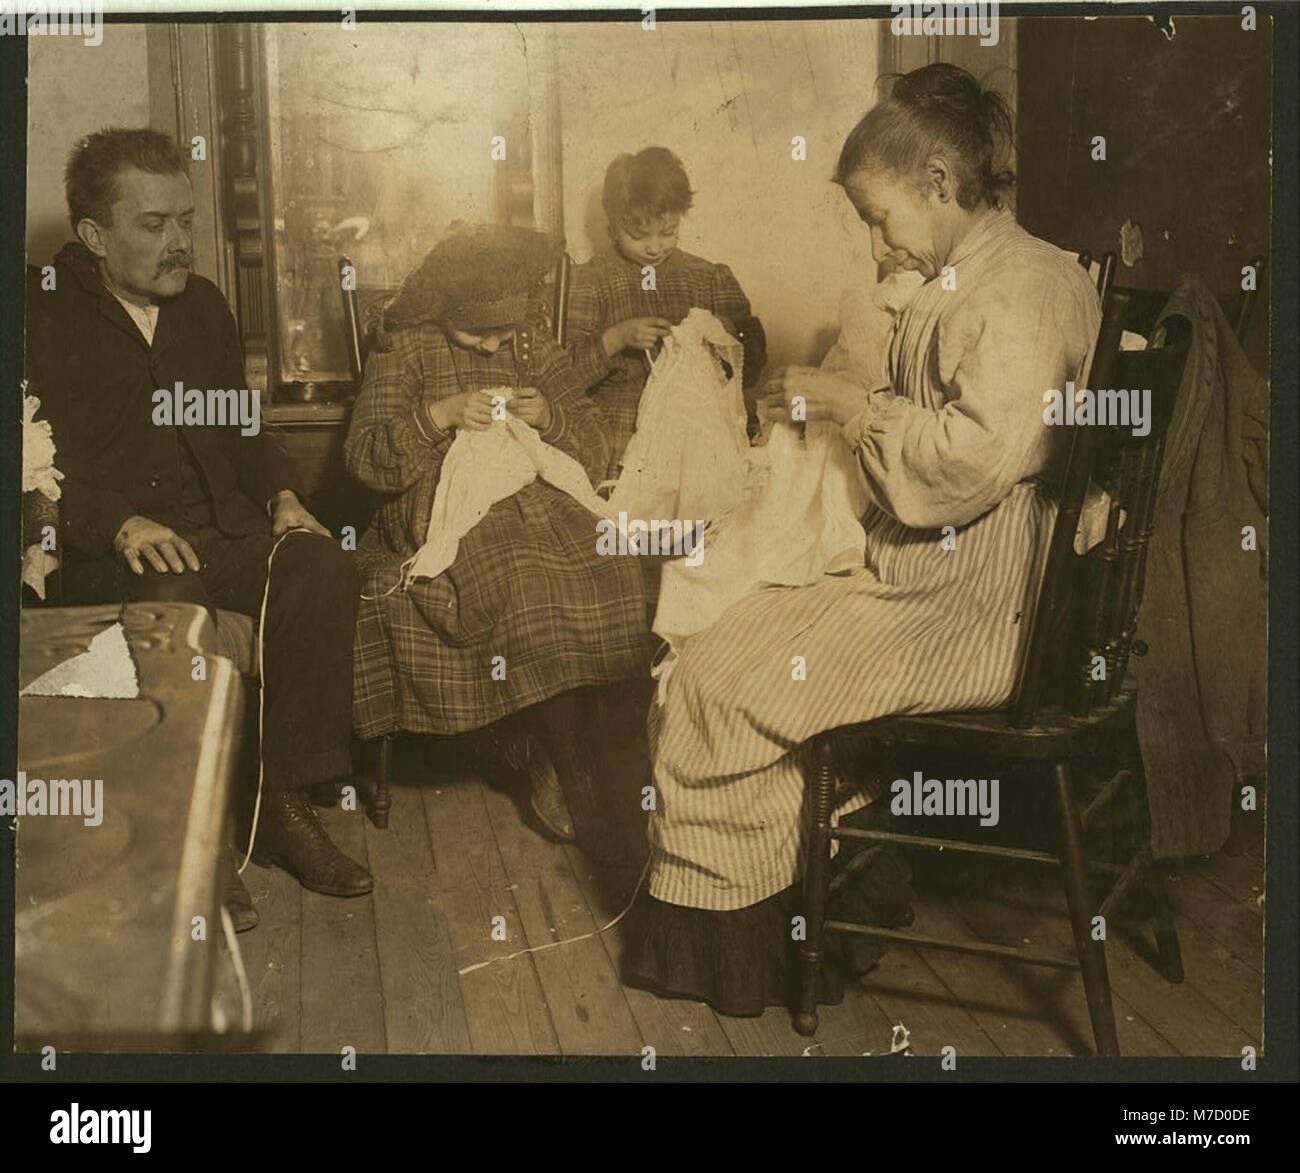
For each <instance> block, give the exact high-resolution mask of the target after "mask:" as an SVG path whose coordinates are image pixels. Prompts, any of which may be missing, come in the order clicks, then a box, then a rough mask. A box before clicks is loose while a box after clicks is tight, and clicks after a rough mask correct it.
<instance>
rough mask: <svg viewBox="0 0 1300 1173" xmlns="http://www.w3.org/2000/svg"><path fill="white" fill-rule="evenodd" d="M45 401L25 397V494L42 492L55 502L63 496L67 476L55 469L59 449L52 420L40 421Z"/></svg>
mask: <svg viewBox="0 0 1300 1173" xmlns="http://www.w3.org/2000/svg"><path fill="white" fill-rule="evenodd" d="M40 409H41V401H40V400H39V399H37V398H36V396H35V395H24V396H23V492H24V493H30V492H32V491H33V490H37V489H39V490H40V491H41V492H42V493H44V494H45V496H46V497H48V498H49V499H50V500H51V501H57V500H58V499H59V498H60V497H61V496H62V495H63V489H62V488H61V487H60V485H59V482H60V481H61V480H63V474H62V473H61V472H60V471H59V470H58V469H57V468H55V467H54V457H55V456H56V455H57V449H56V448H55V447H54V432H53V430H52V429H51V428H50V421H49V420H38V419H37V418H36V413H37V412H38V411H40Z"/></svg>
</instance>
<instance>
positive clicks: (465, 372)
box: [344, 325, 652, 738]
mask: <svg viewBox="0 0 1300 1173" xmlns="http://www.w3.org/2000/svg"><path fill="white" fill-rule="evenodd" d="M498 386H535V387H538V388H539V389H540V390H541V391H542V392H543V393H544V394H545V395H546V396H547V398H548V399H549V400H550V403H551V406H552V410H553V415H554V419H553V420H552V423H551V426H550V427H549V428H547V429H546V430H545V431H544V432H542V438H543V439H544V440H545V441H546V442H547V443H549V444H553V445H555V446H556V447H557V448H560V449H561V450H563V451H565V452H567V453H569V455H571V456H573V457H574V458H575V459H577V460H578V461H579V462H580V463H581V464H582V465H583V467H584V468H586V469H587V471H588V474H589V475H592V474H598V473H600V472H601V471H603V469H604V467H605V465H606V462H607V460H608V441H607V438H606V435H605V428H604V424H603V421H602V420H601V418H600V416H599V414H598V413H597V412H596V411H595V410H594V408H593V406H592V404H591V402H590V401H589V400H588V399H587V397H586V396H585V395H584V394H583V392H582V390H581V384H579V383H578V382H577V381H576V379H575V376H574V372H573V369H572V366H571V364H570V362H569V359H568V356H567V355H565V354H564V353H563V351H561V350H560V349H559V348H558V347H557V346H556V345H555V343H554V342H553V341H552V340H551V339H550V338H549V337H547V336H545V335H544V334H542V333H540V332H538V331H535V330H533V329H531V328H528V327H521V328H520V331H519V333H518V334H517V335H516V338H515V343H514V346H513V347H509V346H508V347H504V348H502V350H500V351H498V352H497V353H496V354H493V355H481V354H477V353H475V352H473V351H469V350H463V349H461V348H459V347H453V346H452V344H451V343H450V342H448V340H447V339H446V337H445V336H444V334H443V333H442V331H441V330H440V329H439V328H438V327H436V326H434V325H424V326H417V327H413V328H411V329H407V330H403V331H401V332H399V333H398V334H396V335H395V336H394V340H393V349H392V350H390V351H386V352H376V353H375V354H373V355H372V356H371V358H370V361H369V363H368V364H367V366H366V377H365V382H364V385H363V386H362V389H361V394H360V396H359V397H358V399H357V403H356V407H355V408H354V410H353V413H352V424H351V427H350V428H349V431H348V438H347V441H346V443H345V445H344V458H345V460H346V462H347V466H348V470H349V471H350V472H351V473H352V475H353V476H355V477H357V478H358V479H359V480H360V481H362V482H363V483H364V484H366V485H367V486H368V487H369V488H371V489H373V490H376V491H377V492H379V493H381V494H383V499H382V503H381V504H380V507H379V509H378V512H377V513H376V516H375V520H374V525H373V526H372V528H371V529H370V530H369V531H368V532H367V533H366V535H365V536H364V538H363V539H362V541H361V543H360V546H359V549H358V555H359V559H360V564H361V569H362V600H361V605H360V609H359V612H358V616H357V636H356V644H355V647H354V653H353V696H354V699H353V717H354V724H355V727H356V731H357V733H358V735H359V736H361V737H366V738H370V737H377V736H380V735H381V734H385V733H391V732H396V731H397V730H406V731H409V732H413V733H438V734H453V733H462V732H465V731H467V730H471V729H478V728H481V727H483V726H485V725H488V724H491V723H492V722H493V721H496V720H498V719H499V718H501V717H504V716H506V715H507V714H509V713H513V712H515V711H517V710H519V709H522V708H525V707H527V706H528V705H532V704H536V703H537V702H539V701H543V700H546V699H547V698H548V697H551V696H555V695H558V694H559V693H562V692H566V691H568V690H569V689H572V688H576V687H579V686H581V685H587V684H607V683H612V682H614V681H618V680H624V679H627V678H629V677H632V676H635V675H637V674H640V673H643V672H644V671H645V670H646V668H647V666H648V664H649V657H650V654H651V651H652V647H651V641H650V636H649V632H648V625H647V606H648V603H649V601H650V598H649V595H648V591H647V587H646V584H645V581H644V579H643V574H642V568H641V566H640V565H639V562H640V561H643V560H641V559H637V558H635V557H631V556H626V557H617V556H613V557H611V556H601V555H599V554H597V552H596V536H597V534H596V519H595V518H594V517H593V516H592V515H591V514H590V513H588V512H587V511H586V510H585V509H584V508H583V507H582V506H581V505H579V504H578V503H577V502H576V501H574V500H573V498H572V497H570V496H568V495H567V494H566V493H563V492H561V491H560V490H559V489H556V488H554V487H553V486H551V485H549V484H547V483H546V482H544V481H540V480H539V481H534V482H533V483H531V484H529V485H526V486H525V487H524V488H523V489H521V490H520V491H519V492H518V493H516V494H514V495H513V496H512V497H508V498H506V499H505V500H503V501H499V502H497V504H496V505H494V506H493V507H492V508H491V509H490V510H489V511H488V513H487V514H486V516H484V517H483V519H482V520H481V521H480V522H479V523H478V524H477V525H476V526H475V527H474V528H473V529H472V530H470V531H469V533H467V534H466V535H465V536H464V537H463V538H462V539H461V542H460V548H459V551H458V552H457V555H456V560H455V562H454V563H453V564H452V565H451V566H450V567H449V568H448V569H447V570H446V571H444V572H443V573H442V574H441V575H439V576H438V577H437V578H435V579H419V580H416V581H415V582H414V583H412V584H411V586H410V587H409V588H406V589H404V588H403V587H402V586H401V564H402V562H403V561H404V560H405V559H406V558H408V557H409V556H410V555H412V554H414V553H415V551H416V550H417V549H419V547H420V546H421V544H423V542H424V538H425V533H426V531H427V529H428V524H429V514H430V511H431V509H432V506H433V497H434V492H435V490H436V488H437V485H438V476H439V473H440V470H441V468H442V462H443V459H444V457H445V456H446V454H447V451H448V449H449V448H450V447H451V444H452V441H453V440H454V439H455V430H454V429H453V430H449V431H442V430H440V429H438V428H436V427H435V426H434V425H433V423H432V422H431V421H430V420H429V417H428V414H427V412H426V411H425V405H426V404H429V403H433V402H435V401H437V400H439V399H445V398H447V397H449V396H451V395H455V394H457V393H458V392H460V391H462V390H474V389H481V388H489V387H498ZM498 657H500V659H498Z"/></svg>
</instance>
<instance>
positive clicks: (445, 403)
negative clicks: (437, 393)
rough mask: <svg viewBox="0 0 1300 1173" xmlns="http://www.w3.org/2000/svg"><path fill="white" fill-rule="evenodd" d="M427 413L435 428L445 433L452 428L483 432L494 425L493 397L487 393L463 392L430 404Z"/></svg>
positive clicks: (426, 409)
mask: <svg viewBox="0 0 1300 1173" xmlns="http://www.w3.org/2000/svg"><path fill="white" fill-rule="evenodd" d="M425 411H426V412H428V415H429V419H430V420H432V421H433V424H434V426H435V427H437V428H440V429H442V431H444V432H449V431H451V429H452V428H464V429H465V430H466V431H469V432H482V431H486V430H487V428H488V427H489V426H490V425H491V423H492V396H491V395H490V394H488V392H486V391H462V392H460V393H459V394H458V395H448V396H447V398H446V399H439V400H438V402H437V403H430V404H428V405H427V406H426V407H425Z"/></svg>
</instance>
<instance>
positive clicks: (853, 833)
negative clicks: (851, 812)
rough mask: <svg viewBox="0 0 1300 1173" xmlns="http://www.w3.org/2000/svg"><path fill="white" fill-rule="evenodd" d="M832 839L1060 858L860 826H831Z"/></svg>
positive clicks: (1038, 859)
mask: <svg viewBox="0 0 1300 1173" xmlns="http://www.w3.org/2000/svg"><path fill="white" fill-rule="evenodd" d="M830 834H831V838H832V839H864V840H866V841H867V842H869V843H896V844H898V846H900V847H920V848H923V849H924V850H926V851H956V852H961V853H964V854H966V855H990V856H993V857H995V858H997V859H1018V860H1021V861H1023V862H1025V863H1043V864H1049V865H1050V866H1052V867H1058V866H1059V865H1060V862H1061V861H1060V859H1058V858H1057V857H1056V856H1055V855H1052V854H1051V853H1050V852H1047V851H1028V850H1026V849H1025V848H1023V847H996V846H992V845H990V844H987V843H965V842H963V841H962V840H960V839H936V838H934V837H933V836H929V835H902V834H899V833H898V832H895V831H862V830H859V829H858V828H857V827H832V828H831V832H830Z"/></svg>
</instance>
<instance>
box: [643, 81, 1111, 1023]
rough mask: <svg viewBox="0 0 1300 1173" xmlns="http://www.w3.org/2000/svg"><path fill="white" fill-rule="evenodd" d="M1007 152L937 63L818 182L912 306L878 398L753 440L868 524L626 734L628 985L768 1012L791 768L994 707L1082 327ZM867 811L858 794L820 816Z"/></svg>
mask: <svg viewBox="0 0 1300 1173" xmlns="http://www.w3.org/2000/svg"><path fill="white" fill-rule="evenodd" d="M1009 132H1010V119H1009V116H1008V113H1007V109H1006V106H1005V104H1004V103H1003V101H1002V99H1001V98H1000V97H999V96H998V95H996V94H994V93H992V92H990V91H986V90H983V89H982V88H981V86H980V85H979V83H978V82H977V81H976V80H975V79H974V78H973V77H972V76H971V75H970V74H968V73H966V72H965V71H964V70H961V69H958V68H956V67H954V66H951V65H946V64H939V65H931V66H927V67H925V68H922V69H918V70H916V71H914V72H912V73H909V74H907V75H905V76H903V77H901V78H899V79H897V81H896V83H895V84H894V86H893V89H892V92H891V93H890V95H889V96H888V97H887V98H886V99H885V100H883V101H881V102H880V103H878V104H877V105H876V106H875V107H874V108H873V109H871V110H870V111H869V112H868V113H867V114H866V115H865V116H864V117H863V118H862V120H861V121H860V122H859V123H858V124H857V126H855V127H854V129H853V130H852V132H851V133H850V134H849V136H848V138H847V139H846V140H845V142H844V145H843V148H842V151H841V154H840V157H839V162H838V166H837V168H836V172H835V176H834V180H835V182H836V183H837V184H839V186H840V187H841V188H843V190H844V194H845V196H846V197H847V198H848V199H849V201H850V202H851V204H852V205H853V207H854V209H855V210H856V211H857V213H858V215H859V217H860V218H861V219H862V221H863V222H864V223H865V224H866V225H867V227H868V229H869V230H870V233H871V242H872V252H873V256H874V257H875V259H876V261H877V262H878V263H881V264H882V265H884V264H891V265H893V266H895V267H897V268H901V269H904V270H913V271H915V272H918V273H920V274H921V276H922V277H923V278H924V279H925V283H924V284H923V285H922V286H921V287H920V288H919V289H918V290H917V291H916V292H915V294H914V295H913V296H912V298H911V300H910V301H909V302H908V303H907V305H906V306H905V307H904V308H903V310H902V312H901V315H900V316H899V318H898V320H897V322H896V324H895V328H894V332H893V335H892V339H891V341H890V343H889V356H888V372H889V385H888V386H883V387H872V386H864V385H863V384H862V382H861V381H857V380H855V379H853V378H851V377H846V376H845V375H844V374H842V373H830V372H828V371H819V370H816V369H811V368H800V367H786V368H783V369H781V370H778V371H776V372H773V374H772V375H771V376H770V377H769V380H768V383H767V387H766V391H767V393H768V398H767V399H766V400H765V402H764V405H763V410H764V412H765V413H766V414H767V415H768V417H769V418H770V419H771V420H773V421H775V424H776V426H778V427H792V426H796V425H795V424H794V423H793V422H792V421H793V420H795V419H798V418H800V417H801V416H803V417H806V418H807V419H808V420H833V421H834V422H835V423H836V424H838V425H840V427H841V428H842V435H843V437H844V440H845V442H846V443H847V444H848V445H849V446H850V447H851V448H852V450H853V452H854V453H855V454H856V458H857V462H858V466H859V470H860V473H861V477H862V481H863V484H864V486H865V489H866V492H867V495H868V497H869V500H870V502H871V504H870V505H869V507H868V509H867V513H866V516H865V517H864V518H863V528H864V530H865V533H866V548H865V564H864V565H863V566H862V567H861V568H860V569H857V570H854V571H851V572H849V573H847V574H839V575H827V576H824V577H823V578H821V579H820V580H818V581H817V582H815V583H813V584H812V585H809V586H805V587H796V588H789V587H761V588H758V589H756V590H754V591H751V592H750V593H749V594H748V595H747V596H746V597H744V598H743V599H741V600H740V601H739V602H737V603H735V604H733V605H732V606H731V607H730V608H729V609H728V610H726V611H725V612H724V613H723V615H722V617H721V618H720V619H719V620H718V621H717V622H716V623H714V624H713V625H712V626H711V627H709V628H707V629H706V630H704V631H702V632H699V633H697V634H695V635H692V636H690V637H688V638H687V639H686V640H684V641H682V642H681V643H680V644H679V645H678V646H677V647H676V648H675V649H674V650H675V653H676V658H675V661H674V662H673V664H672V666H671V670H670V672H669V673H668V676H667V678H666V680H665V681H664V682H663V685H662V687H661V690H660V695H659V697H658V699H657V701H656V703H655V704H654V705H653V706H652V709H651V712H650V716H649V722H648V726H649V736H650V745H651V752H652V755H653V761H654V774H655V787H656V791H657V794H656V798H657V802H656V809H655V811H654V812H653V813H652V815H651V821H650V828H649V837H650V844H651V863H650V876H649V884H648V894H642V896H641V898H640V899H639V901H638V904H637V906H636V908H635V915H634V918H633V920H632V921H631V922H630V925H629V950H628V955H627V962H626V977H627V979H628V980H629V981H630V982H632V983H634V984H637V985H641V986H645V987H648V988H650V989H653V990H655V991H657V992H659V993H662V994H666V995H671V996H679V997H689V998H694V999H698V1000H702V1001H706V1002H708V1003H710V1004H711V1005H713V1006H714V1007H715V1008H716V1009H717V1010H719V1011H722V1012H724V1013H727V1014H759V1013H761V1012H762V1010H763V1008H764V1007H765V1006H767V1005H777V1004H786V1005H788V1004H789V980H790V968H789V963H790V959H791V948H792V947H791V916H792V915H794V914H795V913H797V912H798V911H799V908H798V903H799V902H798V900H797V894H798V889H797V887H795V885H796V883H797V881H798V879H799V876H800V871H801V865H802V855H803V845H804V832H805V823H804V817H805V816H804V812H803V808H804V787H803V779H802V774H801V770H800V765H801V759H800V747H801V746H802V745H803V743H805V742H806V741H807V740H808V739H809V738H811V737H813V736H815V735H816V734H818V733H820V732H822V731H824V730H827V729H831V728H835V727H837V726H840V725H846V724H851V723H854V722H860V721H867V720H871V719H873V718H877V717H881V716H885V715H888V714H891V713H901V712H925V711H941V710H951V709H977V708H987V709H992V708H997V707H999V706H1001V705H1003V704H1005V703H1006V702H1007V701H1008V700H1009V697H1010V693H1011V690H1012V688H1013V685H1014V679H1015V675H1016V670H1017V667H1018V664H1019V659H1020V656H1021V653H1022V650H1023V645H1024V640H1025V637H1026V636H1027V630H1026V628H1027V625H1026V624H1025V623H1024V622H1023V621H1022V618H1023V615H1024V614H1025V613H1026V612H1027V609H1028V608H1029V607H1030V606H1031V605H1032V597H1033V594H1034V592H1035V590H1036V587H1037V583H1038V581H1039V577H1040V575H1041V571H1042V567H1043V564H1044V559H1045V554H1046V549H1047V543H1048V540H1049V537H1050V533H1051V528H1052V522H1053V519H1054V516H1055V504H1054V502H1053V500H1052V498H1051V496H1050V495H1049V494H1048V493H1047V492H1046V491H1045V490H1044V482H1045V481H1049V480H1050V478H1051V476H1052V475H1053V473H1054V472H1055V471H1057V469H1058V467H1059V464H1058V461H1059V460H1060V459H1063V453H1062V450H1061V445H1062V443H1063V441H1064V439H1065V436H1064V435H1063V434H1062V433H1063V432H1064V429H1054V428H1051V427H1049V426H1047V425H1046V424H1045V423H1044V420H1043V411H1042V407H1043V393H1044V391H1046V390H1048V389H1049V388H1053V387H1057V388H1059V387H1063V386H1064V385H1065V380H1066V379H1070V378H1074V377H1075V376H1076V374H1077V373H1078V371H1079V369H1080V367H1081V365H1082V362H1083V360H1084V359H1085V356H1086V354H1087V352H1088V349H1089V347H1090V345H1091V342H1092V340H1093V338H1094V336H1095V333H1096V329H1097V325H1098V318H1099V307H1098V302H1097V296H1096V293H1095V292H1094V290H1093V288H1092V286H1091V284H1090V283H1089V281H1088V279H1087V277H1086V275H1085V274H1084V272H1083V270H1082V269H1081V268H1080V267H1079V266H1078V264H1077V263H1076V262H1075V260H1074V258H1073V257H1072V256H1071V255H1070V254H1068V253H1065V252H1062V251H1061V250H1059V249H1057V248H1055V247H1054V246H1052V245H1050V244H1048V243H1046V242H1044V241H1042V240H1038V239H1036V238H1035V237H1033V236H1031V235H1029V234H1028V233H1027V232H1025V231H1024V230H1023V229H1022V228H1021V227H1020V226H1019V225H1018V224H1017V223H1016V220H1015V217H1014V215H1013V214H1012V212H1011V211H1010V210H1008V208H1007V207H1006V206H1005V199H1006V194H1007V192H1008V189H1009V188H1010V186H1011V183H1012V177H1011V175H1010V174H1009V173H1007V172H1004V171H999V170H998V169H996V167H995V162H994V161H995V158H996V157H997V151H998V146H999V141H1000V139H1002V138H1003V137H1009ZM949 527H951V528H949ZM945 539H947V540H945ZM883 805H884V804H869V799H868V796H866V795H859V796H857V797H856V798H855V799H854V800H853V801H852V802H851V803H850V804H848V805H846V807H845V808H844V809H843V810H842V811H841V812H840V814H841V817H844V816H846V815H848V816H850V817H851V818H857V819H862V818H864V817H867V818H869V817H871V815H872V814H873V810H872V808H873V807H876V808H878V807H880V806H883ZM864 807H865V808H866V809H865V810H864V809H862V808H864ZM855 811H856V813H853V812H855ZM871 873H875V875H874V877H873V878H872V880H871V881H870V884H869V885H868V888H867V889H865V890H859V891H858V892H857V894H856V897H855V898H856V899H858V900H859V901H860V902H865V903H866V905H867V907H866V909H865V910H863V909H862V908H861V907H860V906H859V908H858V909H857V910H856V912H857V914H858V915H859V916H862V915H863V913H864V911H865V915H866V918H867V919H870V920H871V921H872V923H877V924H881V923H886V924H887V923H895V924H897V923H906V921H907V919H908V916H909V911H908V908H907V896H906V885H905V880H906V878H907V877H906V875H905V874H903V873H901V872H895V873H894V874H892V875H891V874H890V873H889V871H888V869H877V868H874V867H873V868H872V869H869V872H868V874H869V875H870V874H871ZM872 885H874V887H872ZM877 957H878V952H877V953H875V954H874V955H873V954H872V953H871V951H870V950H866V951H859V952H858V953H856V954H853V955H850V956H849V957H848V958H847V961H848V963H849V968H850V969H851V970H854V971H856V972H861V971H863V970H865V969H867V968H869V967H870V965H871V964H872V963H873V962H874V960H875V959H877ZM831 997H832V1000H833V995H832V996H831Z"/></svg>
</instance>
